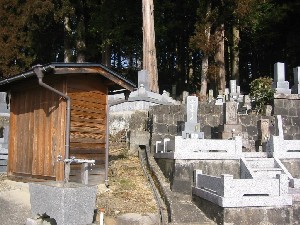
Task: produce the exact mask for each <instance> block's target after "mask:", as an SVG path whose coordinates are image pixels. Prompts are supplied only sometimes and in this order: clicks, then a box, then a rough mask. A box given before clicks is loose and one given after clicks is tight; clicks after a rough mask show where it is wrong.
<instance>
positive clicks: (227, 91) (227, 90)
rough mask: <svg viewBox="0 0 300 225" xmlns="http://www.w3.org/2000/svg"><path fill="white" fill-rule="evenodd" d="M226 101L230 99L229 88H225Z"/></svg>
mask: <svg viewBox="0 0 300 225" xmlns="http://www.w3.org/2000/svg"><path fill="white" fill-rule="evenodd" d="M224 94H225V101H229V88H225V93H224Z"/></svg>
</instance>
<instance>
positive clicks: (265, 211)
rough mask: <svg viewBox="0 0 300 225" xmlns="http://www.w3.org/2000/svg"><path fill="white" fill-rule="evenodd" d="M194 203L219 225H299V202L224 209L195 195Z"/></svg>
mask: <svg viewBox="0 0 300 225" xmlns="http://www.w3.org/2000/svg"><path fill="white" fill-rule="evenodd" d="M193 202H194V203H195V204H196V205H197V206H198V207H199V208H200V209H201V210H202V211H203V212H204V214H205V215H206V216H207V217H208V218H210V219H211V220H213V221H215V222H216V223H217V224H218V225H225V224H230V225H240V224H243V225H253V224H268V225H279V224H280V225H287V224H289V225H292V224H298V221H299V215H300V206H299V202H294V204H293V206H285V207H272V208H271V207H244V208H222V207H220V206H218V205H216V204H213V203H211V202H209V201H207V200H205V199H202V198H200V197H198V196H195V195H193Z"/></svg>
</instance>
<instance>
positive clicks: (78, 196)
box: [29, 181, 97, 225]
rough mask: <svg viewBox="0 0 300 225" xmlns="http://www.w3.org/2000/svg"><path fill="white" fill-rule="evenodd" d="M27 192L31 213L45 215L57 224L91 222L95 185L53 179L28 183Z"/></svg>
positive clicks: (75, 224)
mask: <svg viewBox="0 0 300 225" xmlns="http://www.w3.org/2000/svg"><path fill="white" fill-rule="evenodd" d="M29 193H30V203H31V211H32V214H33V215H40V216H43V215H47V216H49V217H50V218H53V219H55V220H56V223H57V224H59V225H86V224H91V223H92V222H93V216H94V208H95V203H96V194H97V186H86V185H83V184H79V183H71V182H70V183H63V182H54V181H51V182H44V183H42V184H41V183H30V184H29Z"/></svg>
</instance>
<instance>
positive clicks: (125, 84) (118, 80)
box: [0, 63, 136, 91]
mask: <svg viewBox="0 0 300 225" xmlns="http://www.w3.org/2000/svg"><path fill="white" fill-rule="evenodd" d="M41 68H43V70H45V71H46V72H49V71H50V70H53V74H72V73H94V74H100V75H102V76H104V77H105V78H107V79H108V80H110V81H112V82H114V83H115V84H116V85H117V86H120V87H122V88H125V89H127V90H129V91H133V90H134V88H135V87H136V85H135V84H134V83H133V82H131V81H130V80H128V79H126V78H125V77H123V76H122V75H120V74H118V73H116V72H114V71H112V70H111V69H109V68H107V67H105V66H104V65H102V64H95V63H49V64H45V65H41ZM33 76H35V73H34V72H33V69H32V70H29V71H27V72H24V73H21V74H17V75H15V76H11V77H8V78H5V79H3V80H0V91H7V90H8V89H9V86H10V85H11V84H12V83H14V82H16V81H21V80H24V79H27V78H29V77H33Z"/></svg>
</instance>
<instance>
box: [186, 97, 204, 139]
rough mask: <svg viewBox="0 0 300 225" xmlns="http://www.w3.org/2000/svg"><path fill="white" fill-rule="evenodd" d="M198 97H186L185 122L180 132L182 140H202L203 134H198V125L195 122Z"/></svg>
mask: <svg viewBox="0 0 300 225" xmlns="http://www.w3.org/2000/svg"><path fill="white" fill-rule="evenodd" d="M197 113H198V97H196V96H188V97H187V98H186V122H185V123H184V130H183V131H182V136H183V138H204V133H203V132H200V123H198V121H197V118H198V116H197Z"/></svg>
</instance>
